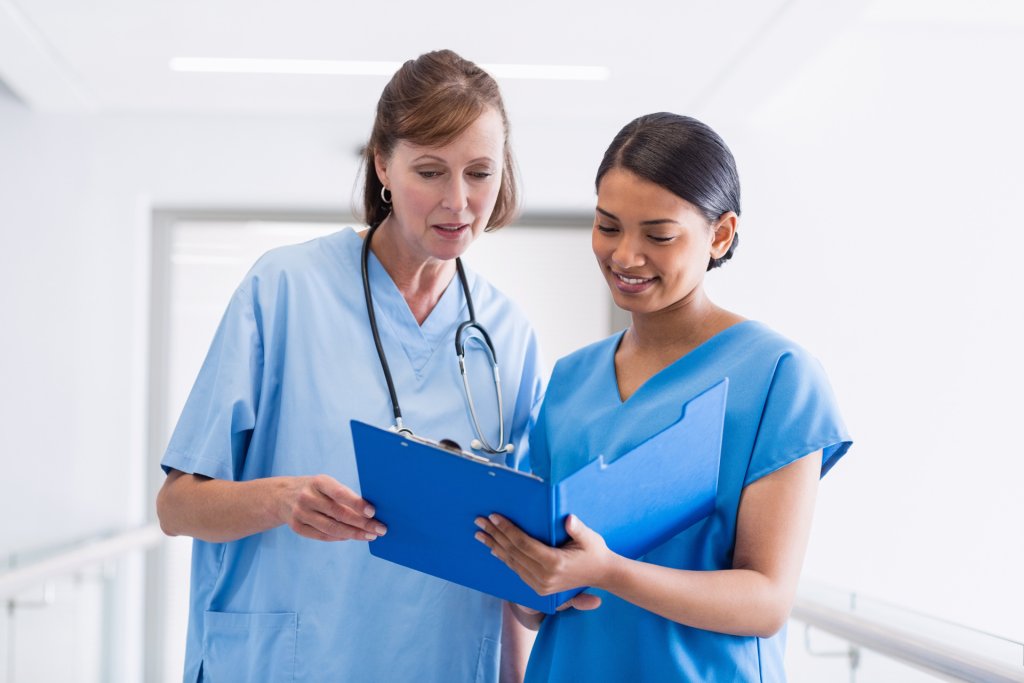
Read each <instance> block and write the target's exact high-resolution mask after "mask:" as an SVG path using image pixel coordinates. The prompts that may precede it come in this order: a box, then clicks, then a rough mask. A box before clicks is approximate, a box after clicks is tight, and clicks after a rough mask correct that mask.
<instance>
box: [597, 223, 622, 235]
mask: <svg viewBox="0 0 1024 683" xmlns="http://www.w3.org/2000/svg"><path fill="white" fill-rule="evenodd" d="M594 227H596V228H597V231H598V232H600V233H601V234H602V235H614V234H615V233H617V232H618V231H619V229H618V228H615V227H612V226H610V225H601V224H600V223H598V224H596V225H595V226H594Z"/></svg>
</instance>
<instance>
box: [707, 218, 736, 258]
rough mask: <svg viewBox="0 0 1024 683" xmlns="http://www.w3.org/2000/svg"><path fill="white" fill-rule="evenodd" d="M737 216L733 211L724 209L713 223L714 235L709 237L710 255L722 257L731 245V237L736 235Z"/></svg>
mask: <svg viewBox="0 0 1024 683" xmlns="http://www.w3.org/2000/svg"><path fill="white" fill-rule="evenodd" d="M738 223H739V217H738V216H737V215H736V213H735V212H734V211H726V212H725V213H723V214H722V215H721V216H719V217H718V220H717V221H715V223H714V225H713V228H712V229H713V231H714V236H713V237H712V238H711V257H712V258H722V257H723V256H725V252H727V251H729V247H730V246H732V238H733V237H735V236H736V226H737V224H738Z"/></svg>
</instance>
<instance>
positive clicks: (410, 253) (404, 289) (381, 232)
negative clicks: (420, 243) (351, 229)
mask: <svg viewBox="0 0 1024 683" xmlns="http://www.w3.org/2000/svg"><path fill="white" fill-rule="evenodd" d="M390 221H391V216H388V217H387V218H386V219H384V222H383V223H381V224H380V227H379V228H378V229H377V230H376V231H375V232H374V233H373V241H372V242H371V243H370V250H371V251H373V253H374V255H375V256H376V257H377V260H378V261H380V263H381V265H382V266H383V267H384V270H386V271H387V273H388V275H389V276H391V279H392V280H393V281H394V283H395V285H396V286H397V287H398V291H400V292H401V293H402V297H403V298H404V299H405V302H406V303H407V304H408V305H409V310H411V311H412V313H413V316H414V317H415V318H416V322H418V323H419V324H421V325H422V324H423V321H424V320H426V319H427V316H429V315H430V312H431V311H433V310H434V306H436V305H437V302H438V301H440V300H441V296H442V295H443V294H444V291H445V289H447V288H448V284H449V283H450V282H451V280H452V277H453V276H454V275H455V261H454V260H452V261H442V260H440V259H435V258H432V257H430V256H426V255H423V254H420V253H418V252H417V251H416V250H415V249H414V248H411V247H410V245H406V244H405V243H404V242H402V241H401V239H400V234H401V233H400V231H399V230H398V229H397V228H396V226H389V225H388V224H389V222H390Z"/></svg>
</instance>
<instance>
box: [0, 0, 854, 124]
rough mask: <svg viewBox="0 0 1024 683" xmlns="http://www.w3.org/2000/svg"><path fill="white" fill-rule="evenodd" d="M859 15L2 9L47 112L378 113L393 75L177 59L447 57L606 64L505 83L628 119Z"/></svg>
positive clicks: (662, 5)
mask: <svg viewBox="0 0 1024 683" xmlns="http://www.w3.org/2000/svg"><path fill="white" fill-rule="evenodd" d="M864 8H865V3H864V2H861V1H860V0H843V1H842V2H829V3H821V2H817V1H816V0H804V1H803V2H800V1H798V0H744V1H742V2H714V1H712V0H701V1H689V2H667V1H652V0H634V1H632V2H628V3H621V2H618V3H601V2H596V1H595V0H569V1H566V2H551V1H550V0H549V1H545V2H538V1H536V0H522V1H520V2H517V3H501V4H498V3H490V4H488V3H479V2H466V1H464V0H458V1H455V2H442V3H439V2H433V3H424V2H409V1H408V0H395V1H394V2H389V3H386V4H385V3H369V2H364V3H353V2H343V1H338V0H334V1H331V2H328V1H325V0H292V1H290V2H270V1H266V0H264V1H260V0H220V1H216V2H213V1H209V0H179V1H176V2H168V1H166V0H165V1H162V2H158V1H154V0H89V1H83V0H0V80H4V81H6V82H7V84H8V86H9V87H10V88H11V89H12V90H13V91H14V92H15V93H17V94H18V95H19V96H20V98H21V99H22V100H23V101H25V102H26V103H27V104H28V105H29V106H30V107H32V108H33V109H36V110H40V111H68V110H71V111H100V112H114V111H164V112H166V111H172V112H184V111H188V112H228V111H230V112H246V113H351V114H355V115H358V116H360V117H364V118H368V117H369V114H370V112H372V107H373V105H374V103H375V102H376V99H377V97H378V96H379V93H380V90H381V88H382V86H383V85H384V83H385V82H386V77H381V76H310V75H305V76H297V75H222V74H201V73H180V72H173V71H171V69H170V68H169V66H168V64H169V61H170V60H171V59H172V58H174V57H248V58H292V59H336V60H375V61H402V60H404V59H408V58H410V57H414V56H415V55H417V54H419V53H421V52H424V51H428V50H432V49H438V48H441V47H448V48H452V49H454V50H456V51H458V52H460V53H461V54H463V55H464V56H466V57H468V58H470V59H473V60H474V61H477V62H480V63H487V64H493V63H518V64H522V63H529V64H570V65H585V66H605V67H608V68H609V69H610V70H611V77H610V78H609V80H607V81H603V82H566V81H525V80H510V79H508V80H503V81H502V88H503V90H504V92H505V95H506V98H507V99H508V100H509V103H510V108H514V109H516V110H517V112H518V115H519V116H524V115H525V116H530V117H533V116H539V117H548V116H556V117H560V118H561V117H565V118H570V119H578V118H580V117H584V118H599V119H600V118H605V117H607V118H608V119H609V120H614V121H617V122H621V121H622V120H623V119H624V118H625V117H626V116H627V115H628V116H631V115H634V114H635V113H636V112H639V111H648V110H658V109H674V110H679V111H696V110H700V109H702V108H704V107H706V106H709V105H710V104H711V103H712V101H713V100H714V98H715V97H716V96H717V95H719V94H720V93H721V92H722V91H723V90H725V89H729V88H736V87H740V86H744V84H748V85H750V84H753V85H756V86H757V87H756V88H755V90H754V92H757V90H760V89H763V88H765V87H771V85H772V84H773V83H776V82H778V81H779V79H780V78H784V77H785V76H786V75H788V73H789V72H790V71H791V70H792V68H794V67H795V66H797V65H799V64H800V63H802V62H803V61H805V60H806V59H808V58H810V57H812V56H813V55H814V54H815V53H816V52H817V51H818V50H820V48H821V47H822V45H823V43H825V42H827V41H828V40H830V39H831V37H832V36H834V35H835V34H836V33H837V32H839V31H841V30H843V28H844V27H845V26H846V25H848V24H849V22H851V21H852V20H855V19H856V18H858V17H859V16H860V15H862V14H863V11H864ZM780 67H781V68H780ZM745 72H752V73H751V74H747V77H746V78H745V77H744V74H745ZM744 87H745V86H744ZM626 112H628V114H627V113H626Z"/></svg>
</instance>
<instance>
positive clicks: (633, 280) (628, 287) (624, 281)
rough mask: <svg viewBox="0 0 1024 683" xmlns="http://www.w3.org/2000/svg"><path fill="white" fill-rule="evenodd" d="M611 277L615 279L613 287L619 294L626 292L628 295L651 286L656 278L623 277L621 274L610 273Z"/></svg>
mask: <svg viewBox="0 0 1024 683" xmlns="http://www.w3.org/2000/svg"><path fill="white" fill-rule="evenodd" d="M611 274H612V277H614V278H615V286H616V288H618V290H619V291H621V292H627V293H629V294H636V293H638V292H642V291H644V290H645V289H647V288H648V287H650V286H651V284H652V283H653V282H654V281H655V280H657V279H658V278H656V277H639V276H637V275H625V274H623V273H616V272H615V271H611Z"/></svg>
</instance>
